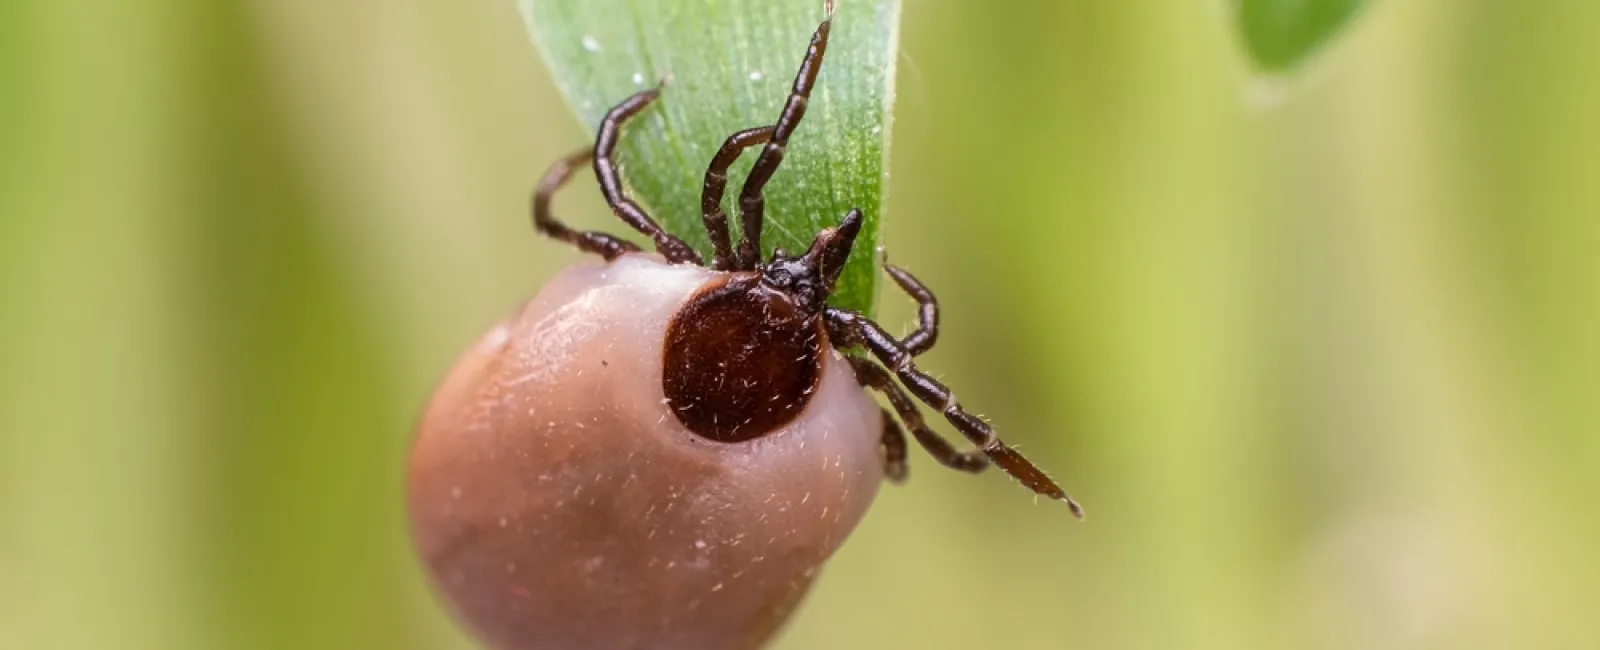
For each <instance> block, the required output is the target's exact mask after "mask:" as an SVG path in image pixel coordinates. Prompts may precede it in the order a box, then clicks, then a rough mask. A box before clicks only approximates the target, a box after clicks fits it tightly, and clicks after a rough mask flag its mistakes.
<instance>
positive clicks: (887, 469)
mask: <svg viewBox="0 0 1600 650" xmlns="http://www.w3.org/2000/svg"><path fill="white" fill-rule="evenodd" d="M879 410H881V411H882V412H883V416H882V417H883V438H882V439H881V441H882V444H883V477H884V478H886V479H889V482H890V483H904V482H906V475H907V473H908V470H907V468H906V434H905V432H904V431H901V430H900V424H899V423H897V422H895V421H894V414H892V413H890V412H889V409H879Z"/></svg>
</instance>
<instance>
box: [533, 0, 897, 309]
mask: <svg viewBox="0 0 1600 650" xmlns="http://www.w3.org/2000/svg"><path fill="white" fill-rule="evenodd" d="M518 3H519V5H520V6H521V9H522V12H523V16H524V17H525V18H526V19H527V21H528V29H529V32H530V33H531V34H532V37H533V41H534V43H535V44H537V45H538V47H539V51H540V52H541V53H542V54H543V56H544V59H545V61H546V63H548V65H549V66H550V70H551V73H552V76H553V77H554V78H555V80H556V84H557V85H558V86H559V87H560V90H561V93H562V95H563V96H564V97H565V98H566V100H567V103H568V104H569V105H570V106H572V108H573V110H574V111H575V112H576V113H577V114H578V118H579V120H580V121H581V122H582V123H583V126H584V127H585V128H586V129H589V132H590V133H593V130H594V129H595V127H596V126H597V125H598V124H599V122H600V118H601V117H602V116H603V115H604V114H605V112H606V110H607V109H608V108H610V107H611V106H612V105H613V104H615V103H617V102H618V101H621V100H622V99H623V98H625V97H627V96H628V95H630V94H632V93H634V92H636V91H638V90H640V89H643V88H646V87H648V86H650V85H653V84H655V83H656V81H657V80H658V79H661V78H663V77H669V76H670V78H671V82H670V83H669V84H668V86H667V87H666V90H665V91H664V92H663V94H662V98H661V100H659V101H658V102H656V104H655V105H654V106H652V107H651V108H650V109H649V110H647V111H646V112H645V113H643V114H641V115H640V116H639V117H637V118H635V119H634V121H633V122H630V123H629V128H627V129H626V130H625V131H624V135H623V139H622V145H621V147H620V151H619V153H618V159H619V161H620V162H621V164H622V165H623V174H624V177H625V178H626V180H627V182H628V185H629V186H630V188H631V191H632V192H633V193H634V196H635V197H636V198H637V199H638V200H639V201H640V202H642V203H644V204H645V205H646V206H647V207H648V208H649V210H650V212H651V215H652V216H654V217H655V218H656V220H657V221H659V222H661V224H662V226H663V227H665V228H666V229H667V230H668V231H669V232H671V233H673V234H675V235H677V236H679V237H682V238H683V239H684V240H685V241H688V242H689V243H690V245H692V246H694V247H695V249H696V250H699V251H700V252H701V254H702V255H704V256H706V257H707V258H708V259H709V257H710V250H711V245H710V240H709V238H708V237H707V236H706V234H705V230H704V228H703V227H702V225H701V217H700V186H701V181H702V178H703V176H704V174H705V170H706V165H707V163H708V162H709V161H710V160H711V156H712V154H713V153H714V152H715V151H716V150H717V147H719V146H720V145H721V144H722V141H723V139H724V138H726V137H727V136H728V134H730V133H733V132H734V131H737V130H740V129H744V128H749V127H753V126H760V125H765V124H771V123H773V122H774V121H776V119H777V117H778V111H779V110H780V109H781V108H782V106H783V102H784V99H785V98H786V97H787V96H788V92H789V88H790V85H791V84H792V83H793V81H794V74H795V71H796V70H797V69H798V67H799V64H800V58H801V56H802V55H803V54H804V52H805V49H806V44H807V43H808V42H809V40H810V38H811V33H812V31H813V30H815V29H816V27H817V24H818V23H819V22H821V21H822V19H823V16H824V14H823V3H822V0H691V1H683V0H518ZM899 18H900V2H899V0H859V1H857V0H842V1H841V2H840V3H839V5H838V8H837V12H836V13H835V15H834V25H833V33H832V38H831V39H830V41H829V46H828V52H827V57H826V59H825V62H824V64H823V67H822V74H821V77H820V78H819V80H818V83H817V88H816V89H815V90H814V91H813V92H812V95H811V103H810V105H809V110H808V112H807V113H806V118H805V121H804V122H803V123H802V124H801V125H800V127H799V129H798V130H797V131H796V132H795V134H794V136H793V137H792V138H791V139H790V145H789V148H788V153H787V156H786V157H785V160H784V163H783V167H782V168H781V169H779V170H778V173H777V175H776V176H775V177H774V178H773V180H772V182H771V183H770V184H769V185H768V186H767V192H766V196H767V221H766V226H765V228H764V232H763V235H764V242H763V243H764V245H765V248H766V251H767V252H768V253H770V252H771V251H772V249H773V248H774V247H782V248H785V249H788V250H790V251H802V250H805V248H806V247H807V246H808V245H809V244H810V243H811V239H812V237H813V236H814V235H815V234H816V232H817V231H818V230H820V229H822V228H824V227H827V226H831V225H834V224H836V223H837V222H838V220H839V219H840V218H841V217H843V216H844V214H845V212H846V211H848V210H849V209H850V208H852V207H858V208H860V209H861V210H862V212H863V213H864V215H865V217H866V221H865V224H864V227H863V228H862V230H861V235H860V236H859V238H858V239H857V241H856V248H855V253H854V254H853V255H852V256H851V259H850V262H849V264H848V266H847V268H846V269H845V271H844V274H843V276H842V277H841V278H840V281H839V287H838V290H837V292H836V293H835V294H834V297H833V299H832V300H831V301H830V302H832V303H833V304H835V305H838V306H841V307H845V308H849V309H857V310H861V311H866V312H869V313H870V312H871V310H872V307H873V303H874V301H875V298H876V295H877V293H876V283H877V279H878V277H879V276H878V273H877V270H878V269H877V266H878V262H877V256H876V255H875V254H872V253H874V251H876V250H877V245H878V225H879V223H880V221H881V219H882V215H883V206H884V199H885V197H886V196H887V191H886V190H887V188H886V182H887V175H886V171H887V163H888V154H889V133H890V126H891V123H892V112H891V109H892V106H893V103H894V71H895V56H896V52H897V47H898V44H897V41H898V37H899V27H898V24H899ZM754 159H755V152H754V151H750V152H748V153H747V154H746V155H745V156H744V158H743V159H742V160H740V162H739V164H737V165H735V167H734V171H733V173H732V174H730V182H729V184H728V188H729V190H728V200H726V201H725V202H724V204H725V206H727V207H730V208H731V207H733V206H734V204H735V203H736V202H737V201H736V200H735V199H736V197H737V195H738V191H739V187H740V184H742V183H743V178H744V175H745V173H746V171H747V170H748V169H749V166H750V163H751V162H753V161H754ZM729 213H730V217H731V218H730V222H731V223H730V226H731V227H732V228H733V230H734V233H735V234H734V238H735V241H736V242H737V238H738V234H737V233H738V224H737V223H736V222H737V221H738V217H737V215H736V213H735V212H734V211H733V210H729ZM612 230H615V231H617V232H621V231H623V230H626V228H625V227H623V226H622V225H621V224H618V226H617V228H614V229H612Z"/></svg>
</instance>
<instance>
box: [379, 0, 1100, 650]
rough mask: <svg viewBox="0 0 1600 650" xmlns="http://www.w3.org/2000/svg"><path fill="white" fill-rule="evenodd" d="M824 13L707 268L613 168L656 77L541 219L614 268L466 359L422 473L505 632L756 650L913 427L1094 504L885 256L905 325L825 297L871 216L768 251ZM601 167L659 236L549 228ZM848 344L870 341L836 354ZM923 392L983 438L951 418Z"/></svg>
mask: <svg viewBox="0 0 1600 650" xmlns="http://www.w3.org/2000/svg"><path fill="white" fill-rule="evenodd" d="M827 13H828V18H827V19H825V20H823V22H822V23H821V24H820V25H819V26H818V27H817V29H816V31H815V33H814V34H813V35H812V37H811V42H810V44H809V46H808V47H807V48H806V52H805V55H804V58H803V59H802V61H801V64H800V70H799V72H798V74H797V75H796V77H795V81H794V86H793V89H792V92H791V93H790V94H789V95H788V98H787V101H786V102H785V103H784V105H783V109H782V111H781V112H780V113H779V115H778V119H777V121H776V123H774V124H772V125H768V126H760V127H756V128H752V129H747V130H744V131H739V132H737V133H734V134H733V135H731V136H728V138H727V139H726V141H725V142H723V143H722V145H721V147H720V148H719V149H718V151H717V153H716V154H715V155H714V156H713V157H712V160H711V163H710V165H709V167H708V169H707V170H706V173H705V177H704V184H703V187H702V201H701V207H702V217H703V221H704V224H705V228H706V231H707V232H708V233H709V234H710V239H711V243H712V249H713V254H712V257H711V259H710V260H709V261H708V260H705V259H703V258H702V257H701V256H700V255H699V254H698V253H696V252H695V251H694V250H693V249H692V248H690V247H689V246H688V245H687V244H685V243H684V242H683V240H681V239H679V238H677V237H675V236H673V235H672V234H670V233H667V232H665V231H664V230H662V228H661V227H660V225H659V224H657V223H656V221H655V220H654V219H652V218H651V217H650V215H649V214H647V213H646V211H645V210H644V209H643V208H642V207H641V206H640V205H639V204H638V203H637V202H635V201H634V200H633V199H631V198H630V197H629V196H628V195H627V193H626V192H625V191H624V189H623V183H622V176H621V173H620V171H619V170H618V168H617V164H616V160H615V158H614V152H615V150H616V146H617V143H618V140H619V139H620V137H621V134H622V131H623V126H624V124H625V123H626V122H627V121H628V119H629V118H631V117H633V116H635V115H638V114H639V113H640V112H641V111H644V110H645V109H646V108H647V107H648V106H649V105H650V104H651V103H652V102H654V101H656V100H657V99H658V98H659V96H660V94H661V87H659V86H658V87H656V88H652V89H649V90H645V91H642V92H639V93H637V94H634V95H633V96H631V97H629V98H627V99H626V100H624V101H622V102H621V103H620V104H617V105H616V107H614V108H612V109H611V110H610V111H609V112H608V113H607V114H606V116H605V118H604V119H603V120H602V121H601V124H600V129H599V133H598V135H597V137H596V140H595V144H594V147H593V148H592V149H588V150H585V151H582V152H579V153H577V154H574V155H571V156H569V157H567V158H565V159H563V160H560V161H558V162H557V163H556V164H555V165H554V166H552V168H551V169H550V171H549V172H548V173H547V174H546V175H545V176H544V178H543V179H542V180H541V181H540V182H539V184H538V187H537V189H536V190H535V192H534V196H533V223H534V226H535V227H536V228H537V230H538V232H540V233H541V234H543V235H545V236H548V237H550V238H553V239H556V240H558V241H562V242H566V243H568V244H571V245H572V246H575V247H577V248H578V249H579V250H581V251H583V252H585V253H591V254H593V255H595V256H597V257H598V258H599V259H597V260H594V259H592V260H589V261H585V262H582V263H579V264H576V265H574V266H572V267H570V268H569V269H567V270H565V271H563V272H562V273H561V274H559V275H558V276H557V277H556V278H555V279H553V280H551V281H550V283H549V284H547V285H546V286H545V287H544V288H543V289H542V290H541V291H540V292H539V294H538V295H537V296H536V297H535V298H533V299H532V300H531V301H529V302H528V303H527V304H525V305H524V306H523V307H522V308H520V309H519V310H517V311H516V313H514V314H512V315H511V316H509V317H508V318H506V319H505V320H504V321H503V322H501V323H500V324H499V325H497V326H496V327H494V328H493V329H491V330H490V332H489V333H488V334H487V335H486V336H484V337H483V338H482V339H481V340H480V341H479V342H478V343H477V344H476V345H475V346H473V347H472V348H471V349H470V350H469V351H468V352H467V353H466V354H464V355H463V356H462V357H461V359H460V360H459V361H457V362H456V365H455V366H454V367H453V368H452V369H451V370H450V372H449V373H448V374H447V376H446V378H445V380H444V381H443V382H442V383H441V384H440V386H439V387H438V388H437V389H436V391H435V393H434V396H433V398H432V400H431V401H430V403H429V405H428V406H427V408H426V409H425V411H424V414H423V417H422V420H421V422H420V424H419V425H418V433H417V439H416V442H415V444H414V446H413V449H412V455H411V459H410V464H409V467H408V469H407V491H408V506H409V510H410V515H411V526H412V533H413V536H414V538H415V541H416V545H417V549H418V552H419V553H420V555H421V556H422V558H423V560H424V561H425V563H426V564H427V565H428V569H429V571H430V574H431V576H432V578H433V582H434V585H435V587H436V588H437V589H438V590H439V591H440V592H441V594H442V595H443V596H444V597H445V600H446V602H447V603H448V604H449V605H450V607H451V608H452V609H453V610H454V611H455V613H456V614H457V616H458V617H459V618H461V619H462V621H463V622H464V623H466V624H467V625H468V627H470V628H471V629H472V630H473V631H474V632H475V633H476V634H477V636H478V637H479V638H480V639H482V640H484V641H485V642H486V643H487V644H489V645H490V646H491V647H494V648H504V649H510V648H516V649H519V650H526V649H529V648H552V649H554V648H578V647H606V648H696V649H723V648H726V649H740V648H755V647H759V646H760V645H761V644H762V643H763V642H764V641H765V640H766V639H767V638H769V637H770V636H771V635H772V634H773V632H774V631H775V630H776V629H777V628H778V627H779V626H780V625H781V624H782V622H783V621H784V620H785V619H786V618H787V617H788V615H789V613H790V612H791V611H792V610H793V608H794V606H795V605H796V604H797V603H798V602H799V601H800V600H801V598H802V597H803V595H804V594H805V592H806V590H807V589H808V588H809V586H810V584H811V582H812V580H813V578H814V576H815V575H816V572H817V571H818V569H819V568H820V567H821V566H822V564H823V563H824V561H825V560H826V559H827V558H828V557H829V556H830V555H831V554H832V553H833V551H834V550H836V549H837V548H838V546H839V544H840V543H842V542H843V540H844V538H845V537H846V536H847V535H848V534H849V533H850V531H851V529H853V527H854V526H855V524H856V523H857V522H858V521H859V520H860V519H861V517H862V515H863V514H864V513H865V511H866V508H867V506H868V505H869V504H870V502H871V500H872V498H873V496H874V495H875V494H876V491H877V488H878V485H879V484H880V483H881V482H882V481H883V479H884V478H888V479H889V480H891V481H895V482H899V481H903V480H904V479H905V478H906V471H907V470H906V451H907V441H906V437H905V433H904V431H905V430H906V429H909V430H910V432H911V435H912V437H914V438H915V439H916V440H917V442H918V443H920V444H921V446H922V447H923V448H924V449H926V450H928V452H929V453H930V454H931V455H932V456H933V457H934V458H935V459H936V460H938V461H939V462H940V463H941V464H943V465H945V466H947V467H950V468H953V469H957V470H961V471H966V472H978V471H981V470H983V469H985V468H986V467H988V466H989V465H990V464H994V465H998V466H999V467H1000V468H1001V469H1003V470H1004V471H1006V472H1007V473H1009V474H1010V475H1012V476H1013V477H1015V478H1016V479H1017V480H1018V481H1020V482H1021V483H1022V484H1023V485H1024V486H1026V487H1027V488H1029V489H1031V490H1033V491H1034V492H1035V493H1037V494H1040V495H1044V496H1046V497H1049V498H1051V499H1056V500H1060V501H1063V502H1065V503H1066V504H1067V505H1068V507H1069V508H1070V509H1071V511H1072V512H1073V513H1074V514H1077V515H1078V516H1079V517H1081V516H1082V510H1081V509H1080V508H1079V507H1078V505H1077V503H1075V502H1073V501H1072V499H1071V498H1070V497H1068V496H1067V494H1066V492H1065V491H1063V490H1062V489H1061V488H1060V487H1059V486H1058V485H1056V483H1055V482H1053V481H1052V480H1050V478H1049V477H1047V476H1046V475H1045V474H1044V472H1042V471H1040V470H1039V469H1038V468H1036V467H1035V466H1034V465H1033V464H1031V463H1030V462H1028V460H1027V459H1025V458H1023V457H1022V455H1021V454H1018V453H1017V452H1016V451H1015V450H1013V449H1012V448H1010V447H1008V446H1007V445H1006V444H1005V443H1003V442H1001V441H1000V439H999V438H997V437H995V434H994V431H993V430H992V429H991V428H990V427H989V425H988V424H987V423H985V422H984V421H983V420H981V419H979V418H977V417H976V416H974V415H972V414H970V413H968V412H967V411H966V410H965V409H963V408H962V406H961V404H960V403H959V402H958V401H957V400H956V398H955V396H954V395H953V394H952V393H951V392H950V390H949V389H948V388H946V387H945V386H944V385H943V384H941V383H940V382H938V381H937V380H935V379H933V378H932V377H929V376H928V375H927V374H924V373H923V372H922V371H921V370H919V369H918V368H917V366H916V364H915V363H914V358H915V357H916V356H917V355H919V354H922V353H923V352H926V351H927V350H929V349H930V348H932V347H933V345H934V342H935V341H936V340H937V338H938V334H939V306H938V302H937V301H936V300H935V299H934V296H933V293H932V292H931V291H929V290H928V289H927V287H925V286H923V285H922V284H921V283H920V282H918V281H917V279H916V278H915V277H914V276H912V275H911V274H910V273H909V272H907V271H905V270H904V269H900V268H898V267H895V266H886V267H885V268H886V271H887V272H888V274H889V276H890V277H891V278H893V279H894V281H895V283H896V284H897V285H898V286H899V287H900V288H901V289H902V290H904V291H905V292H906V293H907V294H909V295H910V296H911V297H912V298H914V299H915V300H916V301H917V302H918V304H919V306H920V309H919V323H918V327H917V328H916V330H915V331H913V332H912V333H911V334H910V335H909V336H906V337H905V338H903V339H897V338H895V337H894V336H891V335H890V334H889V333H888V332H886V331H884V329H883V328H882V327H881V326H879V325H878V324H877V323H875V322H873V321H872V320H871V319H868V318H866V317H865V316H863V315H862V314H859V313H857V312H853V311H850V310H846V309H841V308H838V307H832V306H829V305H828V304H827V299H828V296H829V294H830V293H831V292H832V291H833V290H834V288H835V285H836V283H837V281H838V279H839V275H840V273H841V272H842V271H843V269H844V267H845V262H846V260H848V259H849V257H850V255H851V253H852V245H853V244H854V242H855V238H856V235H857V234H858V233H859V231H860V229H861V225H862V216H861V212H860V211H859V210H854V209H853V210H850V211H849V212H848V214H846V215H845V216H844V218H843V219H842V220H841V221H840V222H839V224H838V225H837V226H835V227H832V228H826V229H824V230H822V231H821V232H819V233H817V235H816V237H815V239H814V240H813V241H812V243H811V245H810V247H809V248H808V249H807V250H806V251H804V252H802V253H800V254H790V253H788V252H785V251H783V250H777V251H775V252H774V253H773V254H772V255H771V256H770V257H768V258H765V259H763V258H762V255H761V251H762V246H761V230H762V222H763V219H764V213H765V207H766V206H765V200H764V198H763V196H762V192H763V189H764V188H765V187H766V185H767V183H768V182H769V181H770V180H771V179H772V178H773V176H774V174H775V173H776V172H777V171H778V168H779V166H780V165H781V163H782V162H783V158H784V150H785V147H786V146H787V144H788V143H789V140H790V137H791V136H792V135H794V134H795V132H796V129H797V128H798V127H799V126H800V124H801V121H802V119H803V118H804V117H805V113H806V104H807V102H808V101H809V98H810V95H811V91H812V88H813V87H814V85H815V84H816V81H817V76H818V74H819V72H820V70H821V68H822V61H823V56H824V54H825V52H826V50H827V46H828V36H829V31H830V29H831V24H832V15H833V8H832V5H831V3H829V4H828V6H827ZM755 147H760V153H759V157H758V158H757V159H756V162H755V164H754V166H753V167H752V168H751V172H750V174H749V175H748V177H747V179H746V180H745V183H744V186H743V187H742V188H741V190H740V192H739V197H738V217H739V220H740V223H741V224H742V226H743V228H742V232H741V234H740V238H739V241H738V242H737V244H735V243H734V242H733V241H732V238H731V236H730V232H729V227H728V215H727V214H726V213H725V212H724V211H723V208H722V202H723V198H724V194H725V191H726V189H727V184H728V169H729V167H730V166H731V165H732V164H733V163H734V162H735V161H736V160H737V159H738V158H739V156H740V155H741V153H743V152H745V151H746V150H748V149H751V148H755ZM585 166H590V167H592V169H593V170H594V173H595V176H596V177H597V179H598V181H599V186H600V190H601V192H602V194H603V195H604V197H605V200H606V203H607V204H608V205H609V206H610V208H611V210H612V212H613V213H614V214H615V215H616V216H617V217H618V218H620V219H621V220H622V221H623V222H624V223H627V224H628V225H629V226H631V227H632V228H634V229H635V230H638V231H639V232H640V233H643V234H644V235H645V236H646V237H648V238H649V240H650V241H651V243H652V244H653V247H654V249H655V250H654V252H644V251H642V250H641V249H640V248H639V247H638V246H636V245H634V244H632V243H630V242H629V241H627V240H624V239H621V238H618V237H615V236H612V235H609V234H605V233H600V232H586V231H580V230H574V229H572V228H570V227H568V226H566V225H564V224H563V223H561V222H560V221H559V220H557V219H556V217H555V216H554V214H553V213H552V211H551V202H552V199H553V197H554V196H555V194H556V191H557V190H558V189H559V188H560V187H562V185H564V184H565V183H566V182H567V181H568V180H569V179H570V178H571V177H572V175H573V174H574V173H576V172H577V171H579V170H580V169H582V168H583V167H585ZM854 349H860V350H864V351H865V352H866V354H867V355H870V357H868V356H852V355H848V354H845V353H844V352H843V351H847V350H854ZM869 390H870V391H876V392H878V393H881V394H882V395H884V396H885V397H886V398H887V401H888V403H889V404H890V405H891V407H892V412H891V410H889V409H884V408H882V407H881V406H879V405H878V404H877V402H875V401H874V400H873V399H872V397H871V395H870V394H869V392H868V391H869ZM918 401H920V402H922V403H923V404H926V405H928V406H931V407H932V408H934V409H936V410H937V411H938V412H939V413H941V414H942V415H943V416H944V418H945V419H946V420H947V421H948V422H949V423H950V424H951V426H953V427H954V428H955V429H956V430H957V431H959V432H961V434H962V435H963V436H964V437H965V438H966V439H967V440H968V441H970V442H971V443H972V445H973V446H974V448H973V449H971V450H958V449H956V447H955V446H954V445H952V444H951V443H950V442H949V441H947V440H946V439H944V438H943V437H941V436H940V435H939V434H937V433H935V432H934V431H933V429H932V428H930V427H929V426H928V423H927V422H926V421H925V420H924V417H923V415H922V412H921V410H920V407H919V406H918V404H917V402H918ZM902 424H903V427H902Z"/></svg>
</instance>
